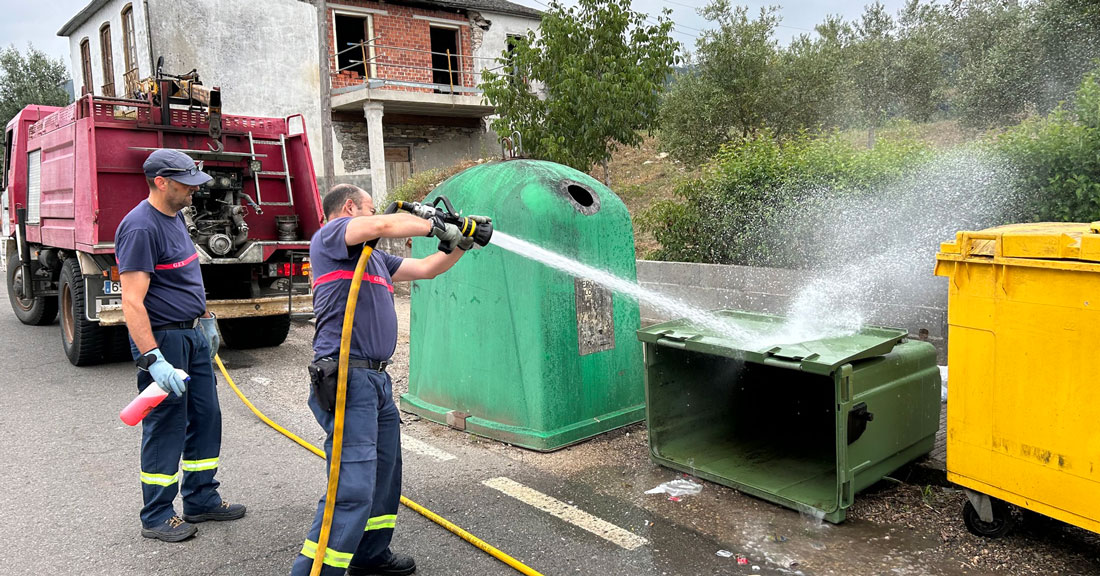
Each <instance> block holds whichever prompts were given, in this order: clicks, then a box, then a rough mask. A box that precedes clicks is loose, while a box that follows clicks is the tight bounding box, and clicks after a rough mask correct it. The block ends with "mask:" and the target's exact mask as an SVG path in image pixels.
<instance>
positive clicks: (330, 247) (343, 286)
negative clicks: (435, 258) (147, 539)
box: [309, 217, 403, 361]
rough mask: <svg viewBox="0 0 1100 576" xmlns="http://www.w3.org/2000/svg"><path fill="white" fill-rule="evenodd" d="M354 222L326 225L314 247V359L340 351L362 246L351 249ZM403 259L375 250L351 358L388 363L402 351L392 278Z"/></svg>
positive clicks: (359, 305) (366, 276) (311, 253)
mask: <svg viewBox="0 0 1100 576" xmlns="http://www.w3.org/2000/svg"><path fill="white" fill-rule="evenodd" d="M348 222H351V218H347V217H344V218H337V219H335V220H332V221H331V222H329V223H328V224H325V225H324V226H322V227H321V229H320V230H318V231H317V233H316V234H314V235H313V239H312V240H310V243H309V263H310V266H311V267H312V270H313V314H314V315H315V316H316V322H317V332H316V333H315V334H314V336H313V357H314V359H317V358H323V357H325V356H331V357H333V358H336V357H337V355H338V354H339V353H340V332H341V330H342V329H343V327H344V308H345V307H346V305H347V300H348V292H349V291H350V289H351V278H352V276H353V274H354V272H355V264H356V263H357V262H358V261H359V255H360V254H361V253H362V252H363V246H362V245H361V244H360V245H356V246H348V245H347V244H345V243H344V232H345V231H346V230H347V227H348ZM402 260H403V259H402V258H400V257H398V256H393V255H391V254H387V253H386V252H383V251H382V250H375V251H374V252H373V253H371V256H370V260H368V261H367V268H366V271H365V272H364V273H363V283H362V285H360V287H359V300H358V302H357V304H356V306H355V322H354V327H353V328H352V333H351V355H352V356H354V357H357V358H366V359H369V360H379V361H381V360H389V358H390V356H393V351H394V350H395V349H396V348H397V311H396V310H395V309H394V307H393V274H394V273H395V272H397V269H398V268H399V267H400V266H401V262H402Z"/></svg>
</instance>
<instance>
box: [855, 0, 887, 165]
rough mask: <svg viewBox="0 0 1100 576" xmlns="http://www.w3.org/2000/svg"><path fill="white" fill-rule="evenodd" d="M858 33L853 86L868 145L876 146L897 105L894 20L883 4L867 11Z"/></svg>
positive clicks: (869, 7)
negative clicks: (877, 138) (877, 137)
mask: <svg viewBox="0 0 1100 576" xmlns="http://www.w3.org/2000/svg"><path fill="white" fill-rule="evenodd" d="M855 31H856V45H855V46H854V48H853V50H854V54H853V58H854V61H853V63H852V68H851V74H852V83H853V84H854V85H855V87H856V97H857V98H858V100H859V115H860V120H861V124H862V125H863V127H864V128H866V129H867V146H868V147H873V146H874V145H875V130H876V129H877V128H878V127H879V126H882V124H883V123H884V122H885V121H886V118H887V117H888V116H889V114H890V112H891V110H890V107H891V106H890V105H891V104H892V102H893V98H892V96H893V93H894V86H893V82H892V81H893V79H894V78H893V75H894V68H895V66H896V62H895V59H896V57H897V53H896V49H897V46H896V44H897V42H896V39H895V38H894V19H893V18H891V17H890V15H889V14H887V13H886V8H885V7H884V6H883V5H882V4H881V3H880V2H875V3H874V4H869V5H868V6H867V7H866V8H865V9H864V12H863V16H862V18H860V21H859V22H857V23H856V25H855Z"/></svg>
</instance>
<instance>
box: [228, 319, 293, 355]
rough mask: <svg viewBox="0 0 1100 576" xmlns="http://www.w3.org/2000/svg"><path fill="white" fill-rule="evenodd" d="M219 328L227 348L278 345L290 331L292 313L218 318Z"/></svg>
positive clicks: (239, 348) (241, 348) (240, 348)
mask: <svg viewBox="0 0 1100 576" xmlns="http://www.w3.org/2000/svg"><path fill="white" fill-rule="evenodd" d="M218 328H219V329H220V330H221V333H222V344H224V345H225V347H226V348H236V349H238V350H243V349H247V348H264V347H267V346H278V345H279V344H282V343H283V341H284V340H286V335H287V334H289V333H290V315H289V314H282V315H279V316H261V317H259V318H226V319H225V320H218Z"/></svg>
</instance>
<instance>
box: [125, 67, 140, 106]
mask: <svg viewBox="0 0 1100 576" xmlns="http://www.w3.org/2000/svg"><path fill="white" fill-rule="evenodd" d="M122 82H123V85H124V86H126V94H125V96H126V97H127V98H133V97H134V95H135V94H137V93H138V92H139V91H140V90H141V88H140V86H141V78H139V77H138V69H137V66H135V67H133V68H131V69H129V70H127V71H126V73H125V74H123V75H122Z"/></svg>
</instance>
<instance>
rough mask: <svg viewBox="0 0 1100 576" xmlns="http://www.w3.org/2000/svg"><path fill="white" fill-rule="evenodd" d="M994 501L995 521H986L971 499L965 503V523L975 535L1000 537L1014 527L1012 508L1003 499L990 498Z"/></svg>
mask: <svg viewBox="0 0 1100 576" xmlns="http://www.w3.org/2000/svg"><path fill="white" fill-rule="evenodd" d="M990 500H991V501H992V503H993V521H992V522H986V521H984V520H982V518H981V516H979V515H978V511H977V510H975V509H974V505H973V504H971V503H970V501H969V500H967V501H966V504H963V524H966V529H967V530H969V531H970V533H971V534H973V535H975V536H982V537H985V538H1000V537H1001V536H1004V535H1005V534H1008V531H1009V530H1011V529H1012V526H1013V524H1015V522H1014V520H1013V518H1012V508H1011V507H1010V506H1009V505H1008V504H1007V503H1006V502H1005V501H1003V500H998V499H996V498H990Z"/></svg>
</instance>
